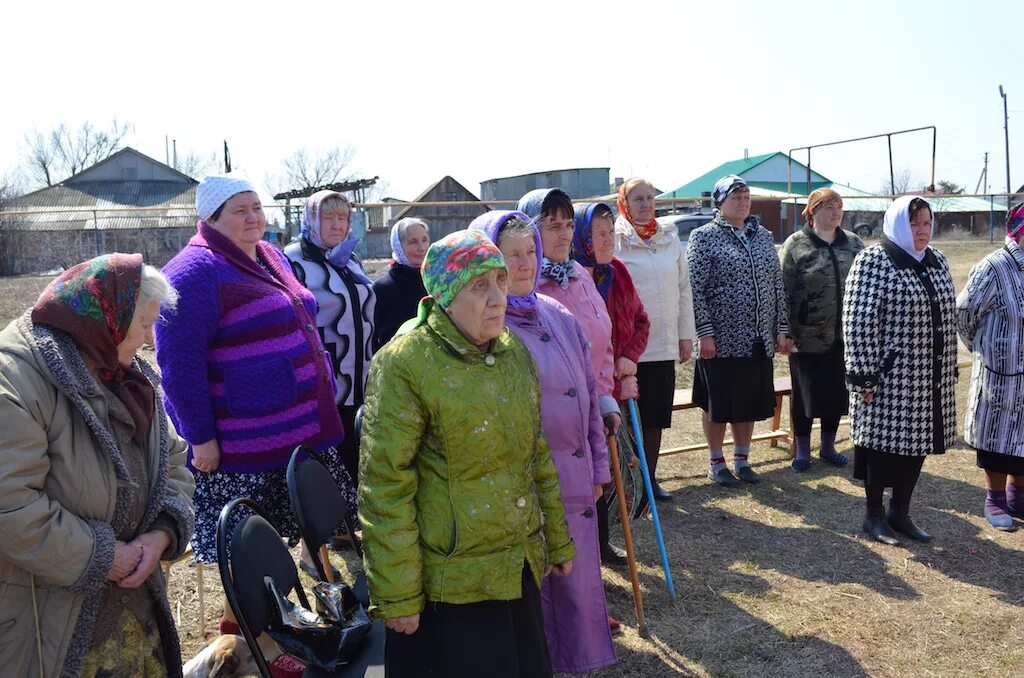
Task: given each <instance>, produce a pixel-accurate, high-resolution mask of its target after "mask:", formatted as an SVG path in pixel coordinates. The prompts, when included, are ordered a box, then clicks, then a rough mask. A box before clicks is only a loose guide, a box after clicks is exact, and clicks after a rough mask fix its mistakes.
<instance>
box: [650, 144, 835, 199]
mask: <svg viewBox="0 0 1024 678" xmlns="http://www.w3.org/2000/svg"><path fill="white" fill-rule="evenodd" d="M790 172H792V178H793V185H792V188H791V189H790V190H791V192H792V193H795V194H799V195H807V194H808V193H809V192H810V191H813V190H815V189H817V188H822V187H826V186H831V185H832V181H830V180H829V179H827V178H825V177H824V176H822V175H821V174H818V173H817V172H815V171H814V170H810V188H809V189H808V187H807V173H808V169H807V165H804V164H803V163H802V162H798V161H797V160H792V161H790V158H789V156H788V155H786V154H785V153H782V152H780V151H776V152H775V153H766V154H764V155H754V156H747V155H746V154H745V155H744V157H743V158H740V159H739V160H730V161H729V162H725V163H722V164H721V165H719V166H718V167H716V168H714V169H713V170H711V171H710V172H707V173H705V174H702V175H701V176H699V177H697V178H696V179H694V180H693V181H691V182H689V183H686V184H683V185H682V186H680V187H679V188H677V189H675V190H673V191H667V192H665V193H661V194H660V195H658V198H666V199H672V198H677V199H680V198H681V199H699V198H700V197H701V196H702V195H703V194H704V193H710V192H711V191H712V190H713V189H714V187H715V182H716V181H718V180H719V179H721V178H722V177H724V176H725V175H727V174H735V175H737V176H739V177H741V178H742V179H743V180H744V181H746V182H747V184H749V185H750V186H751V187H757V188H763V189H766V190H769V191H779V192H783V193H785V192H786V190H787V188H788V187H789V181H788V179H789V177H790Z"/></svg>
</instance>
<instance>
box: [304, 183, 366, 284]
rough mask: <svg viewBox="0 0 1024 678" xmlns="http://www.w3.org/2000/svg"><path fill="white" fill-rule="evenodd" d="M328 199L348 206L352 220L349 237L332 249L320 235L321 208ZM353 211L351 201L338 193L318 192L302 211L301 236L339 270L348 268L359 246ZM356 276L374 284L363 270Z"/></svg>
mask: <svg viewBox="0 0 1024 678" xmlns="http://www.w3.org/2000/svg"><path fill="white" fill-rule="evenodd" d="M328 198H338V199H339V200H341V201H342V202H343V203H345V204H346V205H348V215H349V219H350V222H349V223H350V226H349V229H348V235H347V236H346V237H345V239H344V240H342V241H341V242H340V243H338V244H337V245H335V246H334V247H332V248H330V249H328V248H327V245H324V241H323V238H322V237H321V234H320V213H321V209H320V208H321V205H323V203H324V201H325V200H327V199H328ZM352 211H353V210H352V203H351V201H349V199H348V198H346V197H345V196H343V195H342V194H341V193H338V192H337V191H317V192H316V193H314V194H313V195H311V196H309V199H308V200H307V201H306V207H305V209H303V210H302V224H301V231H300V235H301V236H302V238H304V239H305V240H308V241H309V242H310V243H312V244H313V245H316V247H318V248H319V249H321V250H323V252H324V258H325V259H327V261H329V262H331V263H332V264H334V265H335V266H336V267H338V268H346V267H347V266H348V262H349V260H350V259H351V258H352V251H353V250H355V248H356V245H358V244H359V238H356V237H355V236H353V235H352V227H351V218H352ZM357 268H358V267H357ZM355 276H356V277H357V278H359V279H360V281H361V282H363V283H365V284H367V285H372V284H373V281H372V280H370V279H369V278H368V277H366V274H365V273H363V272H362V270H358V271H355Z"/></svg>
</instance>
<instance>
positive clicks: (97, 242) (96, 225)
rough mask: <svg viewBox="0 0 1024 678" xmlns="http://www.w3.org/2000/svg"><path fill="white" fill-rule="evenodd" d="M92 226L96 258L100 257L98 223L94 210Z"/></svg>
mask: <svg viewBox="0 0 1024 678" xmlns="http://www.w3.org/2000/svg"><path fill="white" fill-rule="evenodd" d="M92 225H93V231H94V232H95V234H96V256H97V257H98V256H99V255H100V222H99V219H97V218H96V210H93V211H92Z"/></svg>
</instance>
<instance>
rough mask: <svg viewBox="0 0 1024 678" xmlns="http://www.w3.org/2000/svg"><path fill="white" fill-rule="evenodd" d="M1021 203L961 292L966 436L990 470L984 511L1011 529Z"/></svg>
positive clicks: (1023, 428) (1021, 504)
mask: <svg viewBox="0 0 1024 678" xmlns="http://www.w3.org/2000/svg"><path fill="white" fill-rule="evenodd" d="M1022 242H1024V203H1018V204H1017V205H1015V206H1014V207H1013V208H1012V209H1010V210H1009V211H1008V212H1007V214H1006V240H1005V241H1004V243H1003V246H1002V247H1001V248H1000V249H998V250H996V251H995V252H993V253H992V254H990V255H988V256H987V257H985V258H984V259H982V260H981V262H980V263H979V264H978V265H977V266H975V267H974V268H973V269H971V274H970V276H969V277H968V278H967V287H965V288H964V290H963V291H962V292H961V293H960V296H959V297H958V298H957V300H956V321H957V329H958V331H959V333H960V338H961V339H963V342H964V344H966V345H967V346H969V347H970V349H971V352H972V353H973V354H974V365H973V367H972V369H971V390H970V393H969V395H968V397H967V427H966V430H965V432H964V440H966V441H967V444H968V445H970V446H971V447H973V448H974V449H975V450H977V463H978V467H979V468H982V469H984V470H985V486H986V488H987V492H986V495H985V507H984V514H985V519H986V520H988V522H989V524H990V525H992V527H995V528H996V529H999V530H1014V529H1016V526H1015V525H1014V522H1013V518H1014V517H1018V518H1022V517H1024V251H1022V250H1021V243H1022Z"/></svg>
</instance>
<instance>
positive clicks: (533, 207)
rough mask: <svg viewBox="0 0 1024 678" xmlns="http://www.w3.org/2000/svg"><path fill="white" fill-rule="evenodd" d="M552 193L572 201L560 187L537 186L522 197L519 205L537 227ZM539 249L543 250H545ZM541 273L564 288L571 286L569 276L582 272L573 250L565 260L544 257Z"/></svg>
mask: <svg viewBox="0 0 1024 678" xmlns="http://www.w3.org/2000/svg"><path fill="white" fill-rule="evenodd" d="M552 194H554V195H562V196H564V197H565V199H566V200H570V201H571V198H569V194H568V193H566V192H565V191H563V190H562V189H560V188H536V189H534V190H532V191H530V192H529V193H527V194H526V195H524V196H523V197H522V198H520V199H519V204H518V205H517V207H518V209H519V211H520V212H522V213H524V214H526V215H527V216H529V217H530V218H531V219H533V223H534V226H535V227H539V226H540V219H541V214H543V210H544V201H545V200H547V199H548V196H550V195H552ZM570 204H571V202H570ZM539 251H541V252H543V250H539ZM540 274H541V275H542V276H544V277H545V278H550V279H551V280H554V281H555V282H556V283H558V286H559V287H561V288H562V289H563V290H564V289H567V288H568V287H569V278H578V277H579V275H580V272H579V271H578V270H576V265H575V264H574V263H573V261H572V252H571V251H570V253H569V257H568V258H567V259H566V260H565V261H551V260H550V259H548V258H547V257H542V258H541V267H540Z"/></svg>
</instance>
